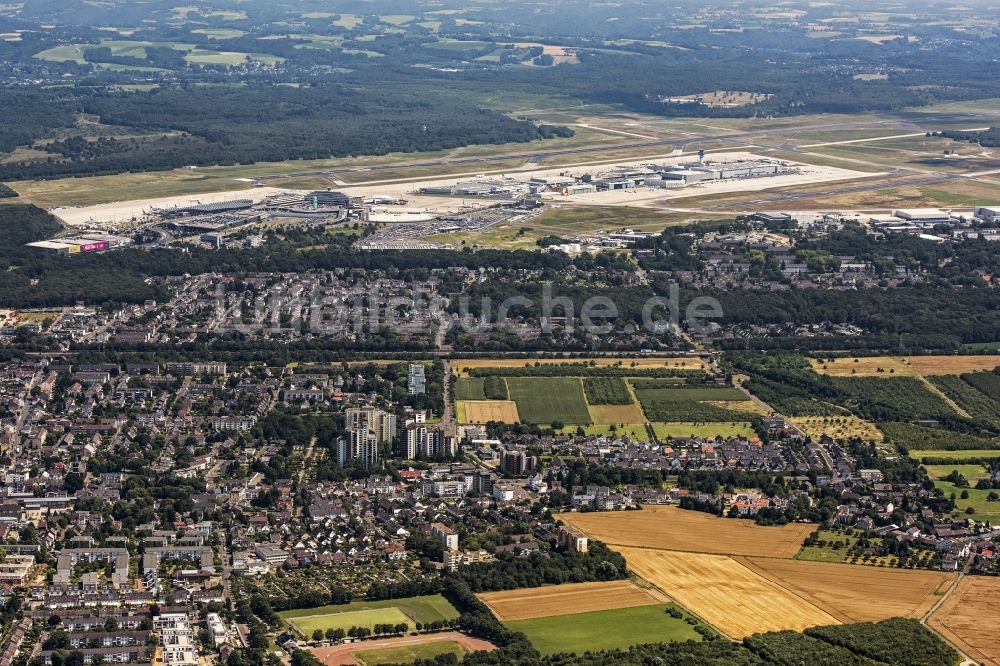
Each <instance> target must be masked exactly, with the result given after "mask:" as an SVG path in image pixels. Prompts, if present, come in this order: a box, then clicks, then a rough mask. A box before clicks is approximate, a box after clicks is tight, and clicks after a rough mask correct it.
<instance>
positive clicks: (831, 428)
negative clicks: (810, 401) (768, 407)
mask: <svg viewBox="0 0 1000 666" xmlns="http://www.w3.org/2000/svg"><path fill="white" fill-rule="evenodd" d="M788 420H789V421H791V422H792V423H793V424H794V425H795V426H796V427H797V428H798V429H799V430H801V431H802V432H804V433H805V434H806V435H808V436H809V437H811V438H813V439H819V438H820V437H822V436H823V435H829V436H830V437H833V438H834V439H850V438H852V437H860V438H861V439H864V440H875V441H877V442H881V441H882V437H883V435H882V431H881V430H879V429H878V428H876V427H875V424H874V423H871V422H870V421H865V420H864V419H861V418H858V417H857V416H854V415H853V414H851V415H849V416H792V417H790V418H789V419H788Z"/></svg>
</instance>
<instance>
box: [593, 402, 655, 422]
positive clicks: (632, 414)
mask: <svg viewBox="0 0 1000 666" xmlns="http://www.w3.org/2000/svg"><path fill="white" fill-rule="evenodd" d="M587 411H588V412H590V420H591V421H593V422H594V423H595V424H597V425H611V424H612V423H625V424H627V423H645V421H646V417H645V415H643V413H642V408H640V407H639V405H636V404H631V405H587Z"/></svg>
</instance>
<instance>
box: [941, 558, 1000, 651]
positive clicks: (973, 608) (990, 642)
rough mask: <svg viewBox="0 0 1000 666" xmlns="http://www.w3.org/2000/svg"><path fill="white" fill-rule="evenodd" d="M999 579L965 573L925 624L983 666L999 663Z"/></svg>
mask: <svg viewBox="0 0 1000 666" xmlns="http://www.w3.org/2000/svg"><path fill="white" fill-rule="evenodd" d="M998 600H1000V579H997V578H986V577H984V576H966V577H965V578H963V579H962V582H961V583H959V584H958V587H957V588H956V589H955V591H954V592H952V593H951V596H949V597H948V598H947V599H946V600H945V602H944V603H943V604H941V606H940V607H939V608H938V609H937V610H936V611H934V614H933V615H931V617H930V619H929V620H928V621H927V624H929V625H930V626H931V628H932V629H934V630H935V631H937V632H938V633H939V634H941V635H942V636H944V637H945V638H947V639H948V640H949V641H951V642H952V643H954V644H955V645H957V646H958V647H959V648H960V649H961V650H962V652H964V653H965V654H967V655H969V657H971V658H972V659H975V660H977V661H980V662H982V663H983V664H986V666H1000V632H998V631H997V627H1000V603H998Z"/></svg>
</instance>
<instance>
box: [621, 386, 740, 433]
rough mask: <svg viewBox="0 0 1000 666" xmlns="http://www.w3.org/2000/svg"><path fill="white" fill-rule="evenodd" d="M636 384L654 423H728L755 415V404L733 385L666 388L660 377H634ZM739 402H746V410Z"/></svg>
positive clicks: (640, 400) (647, 415) (647, 416)
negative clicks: (646, 378)
mask: <svg viewBox="0 0 1000 666" xmlns="http://www.w3.org/2000/svg"><path fill="white" fill-rule="evenodd" d="M632 386H633V388H634V389H635V395H636V397H637V398H638V399H639V404H641V405H642V411H643V412H645V414H646V419H647V420H648V421H650V422H682V423H691V422H719V423H725V422H733V421H749V420H750V417H751V416H752V415H753V414H752V412H753V403H752V402H751V401H750V399H749V398H748V397H747V395H746V394H745V393H743V392H742V391H740V390H739V389H736V388H732V387H696V388H687V387H681V386H678V387H663V384H662V382H660V380H652V381H650V382H643V381H636V380H633V381H632ZM713 403H721V404H713ZM737 405H746V411H745V412H744V411H739V409H740V408H739V407H738V406H737Z"/></svg>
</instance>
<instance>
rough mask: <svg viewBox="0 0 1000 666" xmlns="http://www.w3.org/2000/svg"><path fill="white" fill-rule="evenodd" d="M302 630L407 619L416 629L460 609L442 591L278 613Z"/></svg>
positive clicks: (306, 632)
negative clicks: (440, 592)
mask: <svg viewBox="0 0 1000 666" xmlns="http://www.w3.org/2000/svg"><path fill="white" fill-rule="evenodd" d="M278 615H280V616H281V618H282V619H283V620H285V621H286V622H288V623H289V624H291V625H292V626H294V627H295V628H296V629H298V631H299V632H300V633H302V634H303V635H305V636H309V635H311V634H312V632H313V631H314V630H315V629H322V630H323V631H326V630H327V629H343V630H345V631H346V630H348V629H350V628H351V627H368V628H371V627H374V626H375V625H376V624H400V623H403V622H405V623H406V624H407V625H409V626H410V628H411V629H412V628H413V627H414V626H415V625H416V623H417V622H420V623H422V624H428V623H430V622H439V621H441V620H454V619H455V618H457V617H458V611H457V610H455V607H454V606H452V605H451V604H450V603H448V600H447V599H445V598H444V597H442V596H441V595H440V594H433V595H428V596H423V597H408V598H405V599H389V600H385V601H354V602H352V603H349V604H343V605H336V606H320V607H319V608H300V609H296V610H290V611H283V612H281V613H278Z"/></svg>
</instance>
